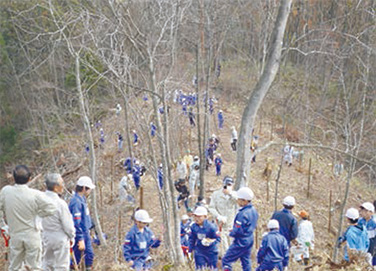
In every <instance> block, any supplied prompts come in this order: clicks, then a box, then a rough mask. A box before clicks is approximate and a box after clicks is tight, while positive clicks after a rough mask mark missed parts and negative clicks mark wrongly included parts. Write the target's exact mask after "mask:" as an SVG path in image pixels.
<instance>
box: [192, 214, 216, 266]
mask: <svg viewBox="0 0 376 271" xmlns="http://www.w3.org/2000/svg"><path fill="white" fill-rule="evenodd" d="M205 238H210V239H215V241H214V242H212V243H211V244H210V245H209V246H204V245H203V244H202V241H203V239H205ZM219 242H221V237H220V233H219V231H218V228H217V226H216V225H215V224H214V223H211V222H209V221H208V220H205V221H204V223H203V225H202V226H199V225H198V224H197V223H194V224H193V225H192V226H191V234H190V235H189V252H192V251H194V252H195V253H194V257H195V264H196V270H200V269H204V268H210V269H216V268H217V262H218V243H219Z"/></svg>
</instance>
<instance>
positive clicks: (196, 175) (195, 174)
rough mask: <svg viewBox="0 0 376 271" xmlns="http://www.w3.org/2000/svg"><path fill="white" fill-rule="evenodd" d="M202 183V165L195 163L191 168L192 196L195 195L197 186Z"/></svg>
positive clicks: (190, 190)
mask: <svg viewBox="0 0 376 271" xmlns="http://www.w3.org/2000/svg"><path fill="white" fill-rule="evenodd" d="M199 185H200V166H199V165H197V164H196V165H195V166H194V168H193V169H191V174H190V175H189V192H190V193H191V195H192V196H194V195H195V190H196V187H197V186H199Z"/></svg>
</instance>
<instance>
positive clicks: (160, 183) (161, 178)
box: [157, 164, 163, 190]
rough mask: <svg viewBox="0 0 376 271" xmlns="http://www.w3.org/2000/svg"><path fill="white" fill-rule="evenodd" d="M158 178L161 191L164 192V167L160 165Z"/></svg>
mask: <svg viewBox="0 0 376 271" xmlns="http://www.w3.org/2000/svg"><path fill="white" fill-rule="evenodd" d="M157 177H158V184H159V189H160V190H162V188H163V165H162V164H160V165H159V167H158V171H157Z"/></svg>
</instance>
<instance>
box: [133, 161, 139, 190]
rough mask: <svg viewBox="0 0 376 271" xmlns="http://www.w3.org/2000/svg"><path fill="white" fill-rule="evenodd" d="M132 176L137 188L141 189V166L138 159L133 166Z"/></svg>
mask: <svg viewBox="0 0 376 271" xmlns="http://www.w3.org/2000/svg"><path fill="white" fill-rule="evenodd" d="M132 176H133V181H134V185H135V187H136V189H137V190H138V189H140V186H141V185H140V180H141V167H140V161H138V160H136V162H135V163H134V166H133V168H132Z"/></svg>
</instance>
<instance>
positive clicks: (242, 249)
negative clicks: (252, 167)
mask: <svg viewBox="0 0 376 271" xmlns="http://www.w3.org/2000/svg"><path fill="white" fill-rule="evenodd" d="M236 195H237V197H238V200H237V202H238V205H239V206H240V209H239V211H238V213H237V214H236V217H235V220H234V226H233V228H232V231H231V232H230V237H233V238H234V241H233V243H232V244H231V246H230V247H229V249H228V250H227V252H226V254H225V256H224V257H223V259H222V267H223V270H225V271H231V270H232V264H233V263H234V262H235V261H237V260H238V259H240V261H241V263H242V267H243V271H250V270H251V269H252V268H251V250H252V246H253V232H254V231H255V229H256V227H257V220H258V213H257V211H256V209H255V207H253V205H252V203H251V201H252V199H253V197H254V194H253V191H252V190H251V189H250V188H248V187H242V188H240V189H239V190H238V191H237V192H236Z"/></svg>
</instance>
